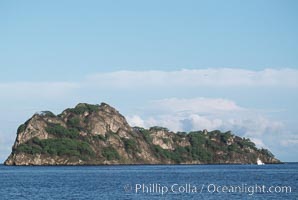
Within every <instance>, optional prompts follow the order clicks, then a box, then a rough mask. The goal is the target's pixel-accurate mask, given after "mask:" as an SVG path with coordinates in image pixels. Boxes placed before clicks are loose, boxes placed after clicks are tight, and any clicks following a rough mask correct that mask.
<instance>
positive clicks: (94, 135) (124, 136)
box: [4, 103, 280, 165]
mask: <svg viewBox="0 0 298 200" xmlns="http://www.w3.org/2000/svg"><path fill="white" fill-rule="evenodd" d="M257 159H260V160H261V161H263V162H264V163H280V161H279V160H277V159H276V158H275V157H274V156H273V155H272V154H271V153H270V152H269V151H268V150H266V149H258V148H256V146H255V144H254V143H252V142H251V141H250V140H249V139H245V138H241V137H238V136H235V135H233V134H231V132H225V133H222V132H220V131H217V130H216V131H211V132H208V131H206V130H204V131H195V132H190V133H182V132H179V133H173V132H171V131H169V130H168V129H166V128H162V127H152V128H150V129H144V128H141V127H130V125H129V124H128V123H127V121H126V119H125V118H124V117H123V116H122V115H121V114H120V113H119V112H118V111H117V110H116V109H115V108H113V107H111V106H109V105H108V104H105V103H102V104H101V105H91V104H86V103H80V104H78V105H77V106H76V107H75V108H71V109H66V110H65V111H63V112H62V113H61V114H60V115H57V116H56V115H54V114H53V113H51V112H49V111H44V112H41V113H39V114H35V115H33V116H32V118H30V119H29V120H28V121H26V122H25V123H24V124H22V125H21V126H19V128H18V130H17V138H16V141H15V143H14V145H13V148H12V153H11V154H10V156H9V157H8V158H7V160H6V161H5V163H4V164H5V165H102V164H221V163H222V164H223V163H227V164H255V163H256V162H257Z"/></svg>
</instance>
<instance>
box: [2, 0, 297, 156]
mask: <svg viewBox="0 0 298 200" xmlns="http://www.w3.org/2000/svg"><path fill="white" fill-rule="evenodd" d="M297 8H298V3H297V1H294V0H293V1H290V0H285V1H281V0H280V1H246V2H244V1H204V2H203V1H154V0H152V1H48V2H41V1H30V0H28V1H1V2H0V43H1V45H0V69H1V73H0V98H1V102H2V103H1V105H0V111H1V113H2V116H1V117H0V161H3V160H4V159H5V158H6V157H7V156H8V154H9V152H10V150H11V146H12V143H13V141H14V139H15V132H16V129H17V126H18V125H19V124H20V123H23V122H24V121H26V120H27V119H28V118H29V117H30V116H31V115H32V114H34V112H36V111H40V110H52V111H54V112H56V113H60V112H61V111H62V110H63V109H64V108H66V107H71V106H74V105H76V104H77V103H78V102H89V103H100V102H102V101H105V102H107V103H109V104H111V105H113V106H115V107H116V108H117V109H118V110H119V111H120V112H121V113H123V114H124V115H125V116H126V117H127V118H128V120H129V122H130V123H131V124H136V125H144V126H150V125H153V124H154V123H157V125H165V126H168V127H170V128H171V129H172V130H182V129H185V130H192V129H198V128H208V129H222V130H227V129H231V130H233V131H234V132H235V133H236V134H239V135H242V136H246V137H250V138H253V139H254V140H255V142H256V143H258V144H259V145H261V146H265V147H268V148H269V149H270V150H271V151H272V152H273V153H274V154H275V155H276V156H277V157H278V158H280V159H281V160H284V161H297V160H298V157H297V153H298V152H297V148H295V147H296V146H297V144H298V127H297V125H296V124H297V121H298V116H297V112H298V104H297V102H298V94H297V88H298V87H297V85H298V84H297V82H298V72H297V71H298V59H297V58H298V56H297V55H298V45H297V44H298V41H297V40H298V38H297V35H298V21H297V19H298V14H297V12H296V11H297ZM167 105H171V108H169V107H168V106H167ZM218 105H220V107H218Z"/></svg>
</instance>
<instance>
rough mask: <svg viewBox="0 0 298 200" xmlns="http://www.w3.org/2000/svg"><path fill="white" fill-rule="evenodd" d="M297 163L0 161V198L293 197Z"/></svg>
mask: <svg viewBox="0 0 298 200" xmlns="http://www.w3.org/2000/svg"><path fill="white" fill-rule="evenodd" d="M297 189H298V163H286V164H280V165H119V166H4V165H0V199H1V200H5V199H13V200H18V199H29V200H34V199H59V200H60V199H84V200H85V199H109V200H110V199H150V200H151V199H207V200H208V199H221V200H223V199H270V200H271V199H283V200H285V199H298V192H297Z"/></svg>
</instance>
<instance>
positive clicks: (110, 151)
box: [102, 147, 120, 160]
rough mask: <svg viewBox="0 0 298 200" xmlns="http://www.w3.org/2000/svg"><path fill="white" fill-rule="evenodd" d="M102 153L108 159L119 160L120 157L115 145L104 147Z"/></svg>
mask: <svg viewBox="0 0 298 200" xmlns="http://www.w3.org/2000/svg"><path fill="white" fill-rule="evenodd" d="M102 155H103V156H104V157H105V158H106V159H107V160H119V159H120V155H119V153H118V152H117V151H116V149H114V148H113V147H104V148H103V149H102Z"/></svg>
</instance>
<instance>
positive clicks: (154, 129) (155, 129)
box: [149, 126, 169, 131]
mask: <svg viewBox="0 0 298 200" xmlns="http://www.w3.org/2000/svg"><path fill="white" fill-rule="evenodd" d="M149 131H169V129H167V128H165V127H161V126H153V127H151V128H150V129H149Z"/></svg>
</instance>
